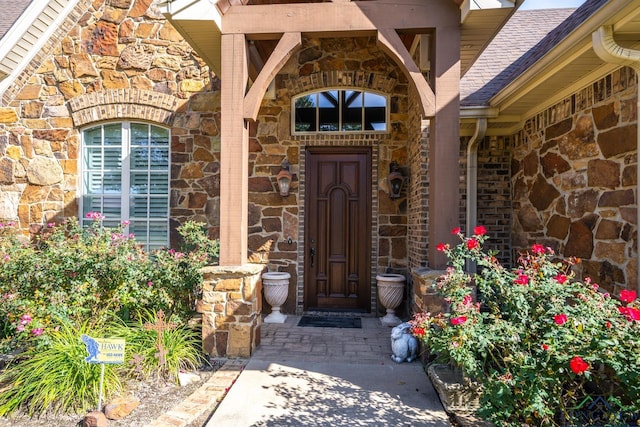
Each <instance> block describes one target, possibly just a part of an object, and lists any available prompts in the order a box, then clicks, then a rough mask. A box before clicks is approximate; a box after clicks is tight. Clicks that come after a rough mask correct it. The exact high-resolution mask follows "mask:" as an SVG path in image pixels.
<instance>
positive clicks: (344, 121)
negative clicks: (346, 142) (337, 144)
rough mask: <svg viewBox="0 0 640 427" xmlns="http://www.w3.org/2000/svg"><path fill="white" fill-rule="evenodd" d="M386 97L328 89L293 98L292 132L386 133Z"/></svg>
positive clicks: (387, 112)
mask: <svg viewBox="0 0 640 427" xmlns="http://www.w3.org/2000/svg"><path fill="white" fill-rule="evenodd" d="M388 106H389V97H388V96H386V95H382V94H379V93H375V92H368V91H362V90H358V89H329V90H323V91H317V92H312V93H306V94H303V95H299V96H297V97H295V98H293V105H292V111H293V115H294V117H293V120H292V132H293V133H295V134H300V133H318V132H341V133H342V132H387V129H388V124H387V123H388V121H389V120H388V117H389V107H388Z"/></svg>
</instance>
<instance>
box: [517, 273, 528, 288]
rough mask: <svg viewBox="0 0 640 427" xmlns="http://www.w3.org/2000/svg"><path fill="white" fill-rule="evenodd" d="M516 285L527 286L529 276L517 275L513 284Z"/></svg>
mask: <svg viewBox="0 0 640 427" xmlns="http://www.w3.org/2000/svg"><path fill="white" fill-rule="evenodd" d="M513 283H515V284H516V285H528V284H529V276H527V275H526V274H518V277H517V278H516V280H514V282H513Z"/></svg>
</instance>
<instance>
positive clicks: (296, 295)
mask: <svg viewBox="0 0 640 427" xmlns="http://www.w3.org/2000/svg"><path fill="white" fill-rule="evenodd" d="M340 87H345V88H349V87H355V88H362V89H365V90H374V91H379V92H383V93H386V94H388V95H390V104H391V105H390V113H391V114H390V119H391V123H390V132H389V133H388V134H380V133H366V132H363V133H353V134H340V135H331V134H321V135H295V136H294V135H292V134H291V100H292V98H293V97H294V96H296V95H298V94H301V93H303V92H306V91H315V90H322V89H328V88H340ZM407 88H408V84H407V82H406V79H405V78H404V76H402V75H401V74H400V73H399V72H398V70H397V67H396V66H395V65H394V64H393V62H392V61H391V60H390V59H389V58H387V57H386V56H385V55H384V54H383V53H382V52H381V51H380V50H379V49H378V47H377V46H376V43H375V38H374V37H361V38H336V39H333V38H326V39H314V38H304V39H303V46H302V48H301V49H300V51H299V52H298V53H297V54H296V55H294V56H293V57H292V58H291V59H290V60H289V62H288V63H287V64H286V65H285V66H284V68H283V69H282V70H281V72H280V74H279V75H278V76H277V77H276V96H275V99H272V100H268V99H266V100H263V102H262V106H261V109H260V111H259V114H258V121H257V123H256V126H255V127H254V128H253V129H252V138H251V139H250V159H249V162H250V165H249V170H250V176H249V250H250V252H251V257H250V259H251V260H252V261H254V262H262V263H264V264H267V265H268V268H269V269H270V270H272V271H286V272H288V273H290V274H291V288H290V290H289V298H288V299H287V302H286V303H285V305H284V306H283V311H285V312H289V313H292V312H298V313H300V312H302V310H303V306H304V301H303V297H304V283H303V280H304V279H303V278H304V268H303V267H304V255H305V254H304V251H303V248H304V202H305V199H304V180H305V176H304V172H305V170H304V162H305V158H304V157H305V156H304V153H305V147H307V146H371V147H372V154H373V168H372V170H373V178H372V179H373V194H372V202H373V210H374V212H373V218H372V219H373V220H372V228H373V229H372V239H373V241H372V242H371V247H372V251H371V257H372V272H371V283H372V284H373V283H374V282H375V274H376V272H385V271H394V272H395V271H398V272H403V273H406V199H405V198H404V197H402V198H401V199H398V200H396V201H391V200H390V199H389V197H388V192H387V184H386V177H387V174H388V170H389V163H390V162H391V161H393V160H395V161H397V162H398V163H399V164H400V165H401V166H403V167H406V165H407V162H408V160H407V151H406V145H407V138H408V136H407V128H406V122H407V112H408V109H409V108H408V102H407V97H406V96H407V95H406V93H407ZM285 159H286V160H288V162H289V163H290V164H291V172H292V173H293V174H294V181H293V183H292V187H291V193H290V195H289V196H288V197H286V198H283V197H281V196H280V195H279V194H278V192H277V191H278V188H277V183H276V181H275V176H276V175H277V173H278V171H279V170H280V167H281V164H282V162H283V161H284V160H285ZM289 237H291V240H292V243H291V244H289V243H288V239H289ZM372 291H373V292H372V308H374V309H375V307H376V301H377V297H376V294H375V287H373V289H372Z"/></svg>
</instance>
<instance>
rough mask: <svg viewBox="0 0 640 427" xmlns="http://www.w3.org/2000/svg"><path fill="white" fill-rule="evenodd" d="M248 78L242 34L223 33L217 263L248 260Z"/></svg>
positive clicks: (244, 43)
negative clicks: (245, 115) (246, 119)
mask: <svg viewBox="0 0 640 427" xmlns="http://www.w3.org/2000/svg"><path fill="white" fill-rule="evenodd" d="M247 81H248V66H247V43H246V40H245V37H244V35H242V34H232V35H223V36H222V74H221V88H220V95H221V96H220V107H221V111H222V113H221V117H220V119H221V123H220V265H243V264H246V262H247V233H248V210H249V201H248V198H249V182H248V176H249V133H248V129H247V125H246V122H245V120H244V115H243V110H244V109H243V106H244V95H245V90H246V87H247Z"/></svg>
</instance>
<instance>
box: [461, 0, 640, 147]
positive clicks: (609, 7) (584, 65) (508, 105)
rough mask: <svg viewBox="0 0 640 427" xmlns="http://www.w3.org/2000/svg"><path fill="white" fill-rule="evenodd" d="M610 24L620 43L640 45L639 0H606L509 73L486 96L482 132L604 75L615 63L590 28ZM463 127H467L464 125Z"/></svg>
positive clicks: (513, 122) (508, 128)
mask: <svg viewBox="0 0 640 427" xmlns="http://www.w3.org/2000/svg"><path fill="white" fill-rule="evenodd" d="M603 25H611V26H612V27H613V31H614V38H615V40H616V42H617V43H619V44H620V45H621V46H623V47H626V48H631V49H640V0H614V1H608V2H606V4H604V5H603V6H602V7H601V8H600V9H599V10H598V11H597V12H595V13H593V14H592V15H591V16H590V17H589V18H588V19H586V20H585V21H584V23H583V24H582V25H580V26H579V27H578V28H576V29H575V30H574V31H573V32H572V33H570V34H569V35H568V36H567V37H566V38H565V39H564V40H563V41H561V42H560V43H558V44H557V45H555V47H552V48H550V50H549V51H548V52H547V53H546V55H544V56H543V57H542V58H541V59H540V60H539V61H537V62H536V63H535V64H533V65H531V66H530V67H529V68H528V69H527V70H525V71H524V72H523V73H521V74H520V75H519V76H518V77H517V78H515V79H514V80H513V81H512V82H511V84H509V85H508V86H506V87H505V88H504V89H503V90H502V91H500V92H498V93H497V94H496V95H495V96H494V97H493V98H492V99H491V100H490V102H489V106H490V107H491V108H492V111H496V110H497V111H499V116H498V117H497V118H495V119H490V124H489V131H488V134H496V135H505V134H509V133H513V132H516V131H517V130H518V129H519V128H520V127H521V126H522V123H523V122H524V120H526V119H527V118H529V117H532V116H533V115H535V114H537V113H539V112H541V111H544V110H546V109H547V108H548V107H550V106H553V105H555V104H557V103H558V102H560V101H561V100H562V99H565V98H566V97H568V96H570V95H571V94H572V93H574V92H576V91H577V90H580V89H582V88H584V87H585V86H587V85H588V84H590V83H591V82H593V81H595V80H597V79H599V78H602V77H604V76H605V75H607V74H608V73H610V72H611V71H613V70H614V69H616V68H618V67H619V65H616V64H607V63H605V62H604V61H603V60H602V59H600V58H599V57H598V56H597V55H596V53H595V51H594V50H593V44H592V33H593V32H594V31H596V30H597V29H598V28H600V27H601V26H603ZM467 127H469V129H468V130H467V131H465V132H464V133H468V132H469V131H470V129H471V127H470V126H467Z"/></svg>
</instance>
